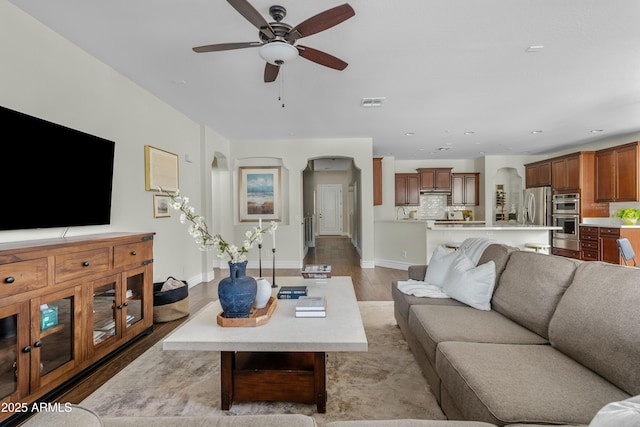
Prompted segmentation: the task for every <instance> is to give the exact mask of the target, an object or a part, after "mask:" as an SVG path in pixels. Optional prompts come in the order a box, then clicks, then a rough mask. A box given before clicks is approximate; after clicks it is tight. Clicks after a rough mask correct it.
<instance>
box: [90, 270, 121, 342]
mask: <svg viewBox="0 0 640 427" xmlns="http://www.w3.org/2000/svg"><path fill="white" fill-rule="evenodd" d="M118 283H119V280H118V277H116V276H113V277H111V278H110V279H108V280H105V281H103V282H101V283H95V284H94V286H93V313H92V314H93V345H94V347H95V346H98V345H100V344H102V343H104V342H106V341H109V340H110V339H111V338H113V337H116V336H117V334H118V331H117V329H116V322H117V321H118V317H117V313H118V311H119V310H118V308H117V306H116V298H117V295H116V292H117V288H118Z"/></svg>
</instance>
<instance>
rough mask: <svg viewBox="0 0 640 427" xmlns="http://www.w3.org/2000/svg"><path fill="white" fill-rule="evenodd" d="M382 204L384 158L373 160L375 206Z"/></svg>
mask: <svg viewBox="0 0 640 427" xmlns="http://www.w3.org/2000/svg"><path fill="white" fill-rule="evenodd" d="M381 204H382V157H374V158H373V206H379V205H381Z"/></svg>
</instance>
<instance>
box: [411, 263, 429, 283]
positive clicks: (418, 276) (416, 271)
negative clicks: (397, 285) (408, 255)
mask: <svg viewBox="0 0 640 427" xmlns="http://www.w3.org/2000/svg"><path fill="white" fill-rule="evenodd" d="M408 274H409V279H413V280H424V275H425V274H427V266H426V265H410V266H409V270H408Z"/></svg>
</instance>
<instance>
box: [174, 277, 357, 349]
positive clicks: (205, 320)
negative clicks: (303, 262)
mask: <svg viewBox="0 0 640 427" xmlns="http://www.w3.org/2000/svg"><path fill="white" fill-rule="evenodd" d="M276 283H277V284H278V285H279V286H285V285H286V286H294V285H307V287H308V288H309V295H310V296H313V295H324V296H325V297H326V299H327V317H322V318H297V317H296V316H295V305H296V300H295V299H289V300H287V299H280V300H278V306H277V307H276V310H275V311H274V313H273V315H272V317H271V319H269V322H268V323H266V324H264V325H260V326H254V327H251V326H248V327H222V326H220V325H218V323H217V319H216V318H217V316H218V314H219V313H221V312H222V308H221V307H220V302H219V301H215V302H211V303H209V304H208V305H206V306H205V307H204V308H203V309H202V310H200V311H199V312H198V313H196V314H195V315H194V316H193V317H192V318H190V319H189V320H188V321H187V322H185V323H184V324H183V325H181V326H180V327H179V328H178V329H176V330H175V331H174V332H172V333H171V334H170V335H169V336H168V337H166V338H165V339H164V341H163V343H162V348H163V350H199V351H305V352H306V351H314V352H315V351H321V352H327V351H367V348H368V344H367V336H366V334H365V331H364V326H363V324H362V318H361V317H360V309H359V308H358V301H357V300H356V295H355V291H354V289H353V283H352V281H351V277H348V276H343V277H341V276H338V277H332V278H330V279H304V278H302V277H276ZM277 290H278V288H275V289H274V290H273V292H272V295H273V296H275V295H276V294H277Z"/></svg>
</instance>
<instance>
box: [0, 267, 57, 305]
mask: <svg viewBox="0 0 640 427" xmlns="http://www.w3.org/2000/svg"><path fill="white" fill-rule="evenodd" d="M45 286H47V259H46V258H39V259H34V260H30V261H19V262H12V263H11V264H3V265H0V296H7V295H13V294H18V293H21V292H27V291H32V290H34V289H38V288H44V287H45Z"/></svg>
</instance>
